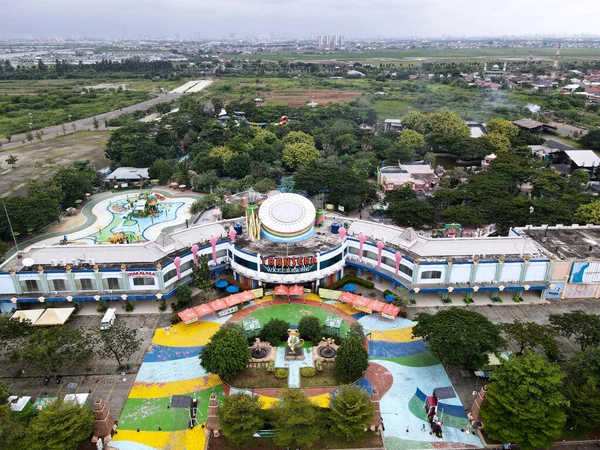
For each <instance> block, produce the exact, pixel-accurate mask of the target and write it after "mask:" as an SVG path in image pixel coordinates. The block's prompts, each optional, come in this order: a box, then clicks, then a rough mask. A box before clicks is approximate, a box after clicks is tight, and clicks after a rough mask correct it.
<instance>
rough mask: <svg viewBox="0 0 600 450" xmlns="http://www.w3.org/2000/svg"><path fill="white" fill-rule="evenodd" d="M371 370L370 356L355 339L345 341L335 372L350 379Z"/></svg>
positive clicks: (338, 356) (341, 346) (338, 354)
mask: <svg viewBox="0 0 600 450" xmlns="http://www.w3.org/2000/svg"><path fill="white" fill-rule="evenodd" d="M368 368H369V354H368V353H367V350H366V349H365V348H364V347H363V345H362V344H361V343H360V341H359V340H358V339H357V338H355V337H350V338H347V339H346V340H344V342H343V344H342V345H340V347H339V348H338V351H337V356H336V358H335V371H336V372H337V373H339V374H342V375H346V376H348V377H359V376H360V375H362V373H363V372H364V371H365V370H367V369H368Z"/></svg>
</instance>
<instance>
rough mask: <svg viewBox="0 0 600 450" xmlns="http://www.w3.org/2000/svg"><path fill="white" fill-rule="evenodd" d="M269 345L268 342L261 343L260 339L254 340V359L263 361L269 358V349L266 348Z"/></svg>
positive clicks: (252, 350) (252, 351) (252, 352)
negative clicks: (266, 357)
mask: <svg viewBox="0 0 600 450" xmlns="http://www.w3.org/2000/svg"><path fill="white" fill-rule="evenodd" d="M267 345H268V344H267V343H266V342H261V340H260V338H259V337H257V338H255V339H254V345H253V346H252V348H251V350H250V352H251V354H252V357H253V358H254V359H262V358H264V357H265V356H267V353H268V352H267V349H266V348H265V347H266V346H267Z"/></svg>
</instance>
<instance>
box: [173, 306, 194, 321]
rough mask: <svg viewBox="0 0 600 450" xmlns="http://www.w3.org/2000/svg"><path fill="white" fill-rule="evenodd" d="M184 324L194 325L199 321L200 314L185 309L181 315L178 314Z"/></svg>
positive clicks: (191, 309)
mask: <svg viewBox="0 0 600 450" xmlns="http://www.w3.org/2000/svg"><path fill="white" fill-rule="evenodd" d="M177 315H178V316H179V318H180V319H181V321H182V322H185V323H192V322H195V321H196V320H198V314H197V313H196V311H194V308H188V309H184V310H183V311H181V312H180V313H177Z"/></svg>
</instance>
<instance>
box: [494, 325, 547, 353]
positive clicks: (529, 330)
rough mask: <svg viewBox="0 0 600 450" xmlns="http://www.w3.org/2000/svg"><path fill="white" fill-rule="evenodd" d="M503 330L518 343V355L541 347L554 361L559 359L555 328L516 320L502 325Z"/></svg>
mask: <svg viewBox="0 0 600 450" xmlns="http://www.w3.org/2000/svg"><path fill="white" fill-rule="evenodd" d="M502 329H503V330H504V332H505V333H506V335H507V336H508V337H509V338H510V339H512V340H513V341H515V342H516V345H517V353H516V354H517V355H522V354H523V352H524V351H525V350H527V349H530V350H535V349H536V348H538V347H539V348H542V349H543V350H544V351H545V352H546V355H548V356H549V357H551V358H552V359H556V358H557V357H558V354H559V347H558V342H556V339H554V336H555V335H556V331H555V330H554V328H552V327H550V326H548V325H540V324H538V323H535V322H521V321H520V320H515V321H514V322H512V323H505V324H502Z"/></svg>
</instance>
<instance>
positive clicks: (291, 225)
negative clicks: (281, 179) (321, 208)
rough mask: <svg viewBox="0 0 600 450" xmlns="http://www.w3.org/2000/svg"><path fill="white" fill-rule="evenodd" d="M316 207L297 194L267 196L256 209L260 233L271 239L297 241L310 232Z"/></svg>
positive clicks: (307, 235)
mask: <svg viewBox="0 0 600 450" xmlns="http://www.w3.org/2000/svg"><path fill="white" fill-rule="evenodd" d="M316 214H317V212H316V209H315V207H314V205H313V204H312V202H311V201H310V200H309V199H307V198H306V197H303V196H301V195H298V194H279V195H275V196H273V197H270V198H268V199H267V200H265V201H264V202H263V204H262V205H261V206H260V208H259V210H258V219H259V220H260V222H261V228H262V235H263V236H264V237H265V238H267V239H269V240H273V241H298V240H302V239H305V238H307V237H309V236H310V235H311V234H312V231H313V227H314V222H315V217H316Z"/></svg>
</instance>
